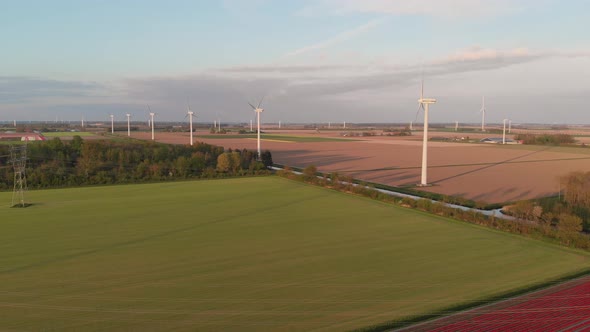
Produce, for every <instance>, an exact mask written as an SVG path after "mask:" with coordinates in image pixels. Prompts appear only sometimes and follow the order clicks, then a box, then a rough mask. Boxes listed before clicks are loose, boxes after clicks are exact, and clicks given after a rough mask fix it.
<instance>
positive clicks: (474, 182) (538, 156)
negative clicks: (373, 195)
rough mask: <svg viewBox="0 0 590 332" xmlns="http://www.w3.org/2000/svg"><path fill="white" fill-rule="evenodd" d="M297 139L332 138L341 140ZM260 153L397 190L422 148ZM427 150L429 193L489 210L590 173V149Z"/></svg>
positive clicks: (299, 146) (382, 140)
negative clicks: (568, 177)
mask: <svg viewBox="0 0 590 332" xmlns="http://www.w3.org/2000/svg"><path fill="white" fill-rule="evenodd" d="M138 134H139V133H138ZM291 135H292V134H291ZM297 135H307V136H311V137H316V135H317V137H330V136H337V135H338V133H337V132H321V133H320V134H316V133H315V132H310V131H307V134H306V133H305V132H298V134H297ZM433 135H434V136H436V135H440V133H433ZM187 137H188V133H170V134H165V133H162V134H160V135H158V136H157V140H158V141H161V142H166V143H184V144H185V142H187V141H188V138H187ZM207 137H209V136H205V138H202V137H199V136H196V138H195V139H196V140H197V141H204V142H205V143H209V144H214V145H219V146H224V147H226V148H239V149H242V148H246V149H256V141H255V140H251V139H243V138H242V139H240V138H233V139H213V138H207ZM139 138H142V137H141V136H139ZM144 138H147V136H146V137H144ZM262 149H263V150H264V149H269V150H270V151H271V152H272V156H273V160H274V162H276V163H280V164H285V165H290V166H297V167H306V166H308V165H315V166H317V167H318V170H320V171H324V172H339V173H342V174H346V175H350V176H352V177H354V178H358V179H362V180H365V181H372V182H377V183H383V184H387V185H394V186H413V185H415V184H417V183H419V182H420V165H421V156H422V142H421V139H420V137H419V136H417V135H414V136H411V137H387V136H375V137H358V138H356V141H353V140H349V141H346V140H342V141H340V142H299V143H296V144H292V143H291V144H289V143H287V142H277V141H263V143H262ZM428 151H429V156H428V160H429V170H428V182H429V183H431V184H432V185H433V186H432V187H428V188H425V189H424V190H428V191H433V192H437V193H442V194H447V195H452V196H460V197H464V198H468V199H473V200H476V201H481V202H486V203H504V202H511V201H516V200H522V199H531V198H538V197H544V196H551V195H557V193H558V191H559V182H558V179H559V177H560V176H563V175H566V174H568V173H569V172H572V171H586V170H588V169H590V149H585V148H563V147H543V146H522V145H506V146H499V145H492V144H464V143H450V142H430V143H429V150H428Z"/></svg>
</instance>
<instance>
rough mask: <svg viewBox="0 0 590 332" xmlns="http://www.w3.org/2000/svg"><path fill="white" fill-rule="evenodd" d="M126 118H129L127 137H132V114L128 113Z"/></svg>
mask: <svg viewBox="0 0 590 332" xmlns="http://www.w3.org/2000/svg"><path fill="white" fill-rule="evenodd" d="M125 116H126V117H127V137H131V121H130V118H131V114H129V113H127V114H125Z"/></svg>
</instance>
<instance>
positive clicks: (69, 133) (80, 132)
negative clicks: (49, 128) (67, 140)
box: [43, 131, 98, 137]
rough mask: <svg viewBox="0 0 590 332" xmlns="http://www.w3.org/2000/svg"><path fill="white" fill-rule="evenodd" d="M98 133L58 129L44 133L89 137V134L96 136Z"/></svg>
mask: <svg viewBox="0 0 590 332" xmlns="http://www.w3.org/2000/svg"><path fill="white" fill-rule="evenodd" d="M96 135H98V133H91V132H87V131H57V132H46V133H43V136H45V137H74V136H80V137H88V136H96Z"/></svg>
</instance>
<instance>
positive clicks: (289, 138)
mask: <svg viewBox="0 0 590 332" xmlns="http://www.w3.org/2000/svg"><path fill="white" fill-rule="evenodd" d="M198 137H201V138H208V139H236V138H249V139H255V138H256V134H243V135H231V134H229V135H199V136H198ZM260 139H263V140H273V141H285V142H298V143H305V142H347V141H352V140H354V139H349V138H337V137H320V136H318V137H314V136H289V135H265V134H261V135H260Z"/></svg>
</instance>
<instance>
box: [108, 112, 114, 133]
mask: <svg viewBox="0 0 590 332" xmlns="http://www.w3.org/2000/svg"><path fill="white" fill-rule="evenodd" d="M109 116H110V117H111V134H114V133H115V116H114V115H113V114H109Z"/></svg>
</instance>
